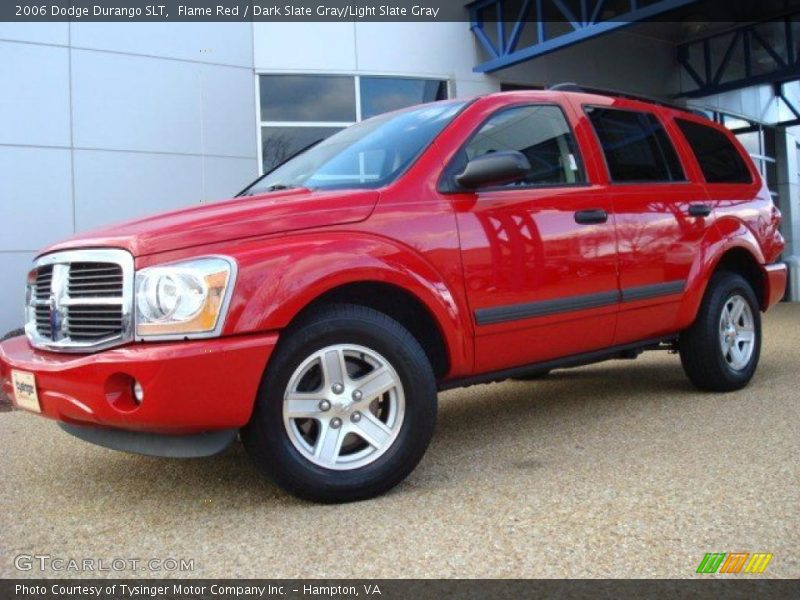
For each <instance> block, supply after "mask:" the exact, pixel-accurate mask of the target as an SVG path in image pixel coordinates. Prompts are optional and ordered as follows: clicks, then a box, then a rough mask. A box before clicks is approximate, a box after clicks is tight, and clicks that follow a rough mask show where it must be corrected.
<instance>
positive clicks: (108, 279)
mask: <svg viewBox="0 0 800 600" xmlns="http://www.w3.org/2000/svg"><path fill="white" fill-rule="evenodd" d="M28 286H29V290H28V298H29V300H28V306H27V311H28V312H27V319H26V325H25V330H26V333H27V334H28V338H29V339H30V340H31V343H32V344H33V345H34V346H35V347H38V348H45V349H49V350H57V351H72V352H81V351H93V350H99V349H102V348H107V347H109V346H114V345H118V344H121V343H124V342H126V341H129V340H130V339H131V337H132V335H131V333H132V332H131V317H130V315H131V311H132V302H133V300H132V298H133V292H132V289H133V257H131V255H130V254H129V253H127V252H125V251H124V250H75V251H65V252H58V253H55V254H48V255H46V256H43V257H41V258H39V259H38V260H37V261H36V263H35V267H34V269H33V270H32V271H31V272H30V273H29V275H28Z"/></svg>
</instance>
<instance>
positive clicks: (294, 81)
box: [259, 75, 447, 172]
mask: <svg viewBox="0 0 800 600" xmlns="http://www.w3.org/2000/svg"><path fill="white" fill-rule="evenodd" d="M259 96H260V108H261V127H260V134H261V136H260V137H261V140H260V142H261V167H262V172H267V171H270V170H272V169H273V168H274V167H275V166H277V165H278V164H280V163H282V162H283V161H284V160H286V159H287V158H289V157H290V156H292V155H293V154H295V153H296V152H298V151H299V150H302V149H303V148H305V147H307V146H308V145H310V144H313V143H315V142H318V141H321V140H323V139H325V138H327V137H329V136H331V135H333V134H334V133H336V132H337V131H341V130H342V129H344V128H345V127H348V126H349V125H352V124H354V123H358V122H359V121H361V120H362V119H368V118H370V117H373V116H376V115H379V114H382V113H385V112H388V111H391V110H396V109H400V108H405V107H407V106H411V105H414V104H421V103H424V102H431V101H434V100H446V99H447V82H446V81H443V80H439V79H414V78H408V77H372V76H370V77H367V76H352V75H260V76H259ZM376 160H377V159H376Z"/></svg>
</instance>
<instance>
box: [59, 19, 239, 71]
mask: <svg viewBox="0 0 800 600" xmlns="http://www.w3.org/2000/svg"><path fill="white" fill-rule="evenodd" d="M72 45H73V47H76V48H94V49H97V50H111V51H114V52H130V53H133V54H144V55H147V56H159V57H168V58H178V59H183V60H196V61H202V62H210V63H218V64H225V65H238V66H242V67H251V66H252V63H253V45H252V29H251V27H250V24H249V23H89V22H84V21H81V22H77V23H73V24H72Z"/></svg>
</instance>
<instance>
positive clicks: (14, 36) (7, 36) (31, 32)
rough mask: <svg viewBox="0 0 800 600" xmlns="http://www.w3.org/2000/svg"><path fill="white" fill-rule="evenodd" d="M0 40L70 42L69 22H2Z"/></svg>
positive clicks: (49, 42) (65, 43)
mask: <svg viewBox="0 0 800 600" xmlns="http://www.w3.org/2000/svg"><path fill="white" fill-rule="evenodd" d="M0 40H19V41H21V42H35V43H39V44H60V45H62V46H66V45H67V44H68V43H69V23H47V22H44V21H32V22H20V23H10V22H8V21H4V22H0Z"/></svg>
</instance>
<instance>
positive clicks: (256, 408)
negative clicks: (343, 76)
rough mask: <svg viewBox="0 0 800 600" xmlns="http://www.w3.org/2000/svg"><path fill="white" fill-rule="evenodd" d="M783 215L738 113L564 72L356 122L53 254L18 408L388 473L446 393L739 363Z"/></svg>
mask: <svg viewBox="0 0 800 600" xmlns="http://www.w3.org/2000/svg"><path fill="white" fill-rule="evenodd" d="M779 222H780V213H779V211H778V210H777V208H776V207H775V206H774V205H773V202H772V200H771V198H770V195H769V192H768V190H767V188H766V186H765V185H764V183H763V182H762V180H761V177H760V176H759V173H758V171H757V170H756V169H755V168H754V166H753V164H752V163H751V161H750V159H749V157H748V156H747V154H746V153H745V152H744V150H743V149H742V147H741V146H740V145H739V144H738V142H737V141H736V139H735V138H734V137H733V136H732V135H731V133H730V132H728V131H727V130H726V129H725V128H724V127H722V126H719V125H716V124H714V123H712V122H710V121H708V120H706V119H705V118H703V117H702V116H698V115H697V114H694V113H692V112H690V111H687V110H681V109H680V108H676V107H671V106H668V105H665V104H661V103H657V102H647V101H643V100H641V99H636V98H632V97H629V96H621V95H618V94H617V95H614V94H604V93H598V92H593V93H588V92H587V91H585V90H574V89H573V90H571V91H567V90H565V89H556V90H549V91H543V92H512V93H501V94H493V95H489V96H485V97H481V98H477V99H473V100H469V101H460V100H451V101H444V102H437V103H432V104H426V105H423V106H417V107H413V108H410V109H405V110H401V111H398V112H393V113H389V114H385V115H382V116H379V117H376V118H373V119H369V120H367V121H364V122H362V123H359V124H357V125H354V126H352V127H350V128H347V129H345V130H343V131H341V132H340V133H337V134H336V135H333V136H332V137H330V138H328V139H326V140H324V141H322V142H320V143H318V144H317V145H315V146H313V147H312V148H309V149H307V150H305V151H304V152H302V153H300V154H298V155H297V156H294V157H292V158H290V159H289V160H287V161H286V162H284V163H283V164H282V165H280V166H278V167H277V168H275V169H274V170H272V171H271V172H269V173H267V174H266V175H265V176H263V177H262V178H261V179H259V180H257V181H256V182H255V183H254V184H253V185H251V186H250V187H249V188H248V189H246V190H245V191H244V192H243V193H241V194H240V195H239V196H238V197H237V198H234V199H232V200H230V201H226V202H219V203H213V204H206V205H202V206H197V207H193V208H189V209H186V210H180V211H176V212H170V213H167V214H162V215H158V216H154V217H149V218H144V219H141V220H137V221H132V222H129V223H125V224H122V225H118V226H114V227H111V228H108V229H104V230H101V231H96V232H93V233H90V234H84V235H80V236H78V237H75V238H73V239H71V240H68V241H65V242H63V243H60V244H56V245H54V246H52V247H50V248H47V249H46V250H45V251H44V252H43V253H42V254H41V255H40V256H39V257H38V258H37V259H36V260H35V262H34V264H33V266H32V269H31V271H30V274H29V275H28V281H27V302H26V324H25V330H26V335H25V336H20V337H17V338H12V339H10V340H8V341H6V342H5V343H3V344H2V345H0V377H1V378H2V385H3V389H4V390H5V391H6V392H7V393H8V394H9V395H10V396H11V397H12V398H13V401H14V403H15V404H16V405H17V406H18V407H19V408H23V409H27V410H29V411H33V412H36V413H41V414H42V415H44V416H46V417H50V418H52V419H56V420H57V421H59V422H60V424H61V426H62V427H63V428H64V429H66V430H67V431H68V432H70V433H72V434H74V435H76V436H78V437H80V438H83V439H85V440H88V441H91V442H95V443H98V444H102V445H104V446H107V447H111V448H116V449H120V450H127V451H133V452H141V453H146V454H155V455H164V456H205V455H210V454H213V453H215V452H219V451H221V450H223V449H224V448H225V447H226V446H227V445H228V444H230V443H231V442H232V441H233V440H234V439H235V438H236V436H237V435H238V434H240V435H241V439H242V441H243V443H244V445H245V447H246V449H247V451H248V452H249V454H250V455H251V456H252V458H253V460H254V461H255V463H256V464H257V465H258V466H259V467H260V468H261V469H262V470H263V471H264V472H265V473H266V474H267V475H268V476H270V477H271V478H272V479H274V480H275V481H276V482H278V483H279V484H280V485H282V486H283V487H284V488H286V489H287V490H289V491H290V492H292V493H294V494H296V495H298V496H301V497H304V498H309V499H314V500H319V501H343V500H354V499H359V498H366V497H370V496H374V495H376V494H379V493H382V492H384V491H385V490H387V489H389V488H391V487H392V486H394V485H395V484H397V483H398V482H400V481H401V480H402V479H403V478H405V477H406V476H407V475H408V474H409V473H410V472H411V471H412V470H413V469H414V467H415V466H416V464H417V463H418V462H419V460H420V459H421V458H422V455H423V453H424V452H425V449H426V447H427V446H428V443H429V441H430V439H431V436H432V434H433V430H434V424H435V420H436V410H437V408H436V402H437V398H436V396H437V390H440V389H446V388H450V387H455V386H461V385H469V384H472V383H479V382H487V381H496V380H501V379H504V378H509V377H516V378H522V379H525V378H533V377H541V376H544V375H545V374H546V373H547V371H548V370H550V369H553V368H563V367H568V366H576V365H579V364H586V363H589V362H593V361H598V360H603V359H608V358H617V357H632V356H635V355H636V354H637V353H638V352H640V351H642V350H647V349H655V348H670V349H675V350H677V351H678V352H679V354H680V359H681V362H682V364H683V367H684V370H685V371H686V374H687V376H688V377H689V379H690V380H691V381H692V382H693V383H694V384H695V385H696V386H697V387H699V388H701V389H704V390H711V391H729V390H735V389H738V388H741V387H743V386H744V385H746V384H747V383H748V382H749V381H750V379H751V378H752V376H753V373H754V371H755V369H756V366H757V364H758V360H759V350H760V345H761V321H760V314H761V312H762V311H765V310H767V309H768V308H769V307H770V306H772V305H773V304H774V303H775V302H777V301H778V300H779V299H780V298H781V297H782V296H783V293H784V288H785V285H786V268H785V266H784V265H782V264H776V263H775V261H776V260H777V258H778V256H779V254H780V253H781V250H782V248H783V239H782V237H781V235H780V233H779V231H778V225H779Z"/></svg>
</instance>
